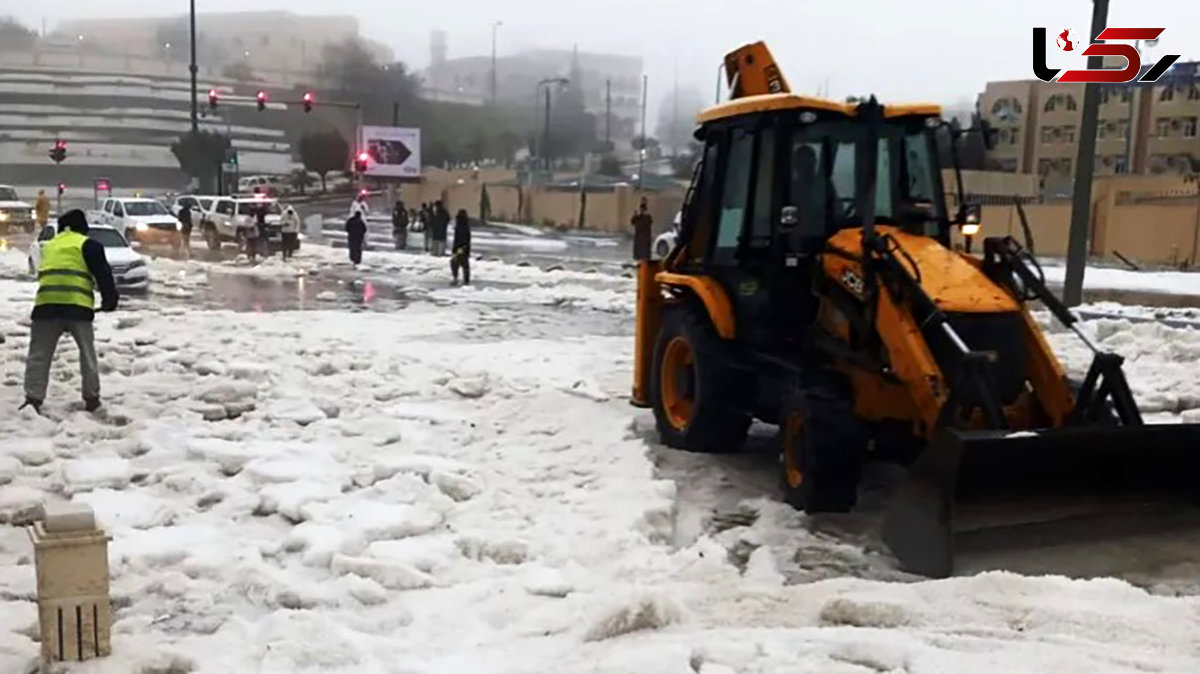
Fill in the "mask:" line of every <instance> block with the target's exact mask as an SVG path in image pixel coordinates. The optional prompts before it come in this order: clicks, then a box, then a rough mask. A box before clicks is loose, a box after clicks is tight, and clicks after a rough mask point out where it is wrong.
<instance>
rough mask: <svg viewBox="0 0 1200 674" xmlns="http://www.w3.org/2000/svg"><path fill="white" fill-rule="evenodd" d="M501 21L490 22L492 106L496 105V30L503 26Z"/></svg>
mask: <svg viewBox="0 0 1200 674" xmlns="http://www.w3.org/2000/svg"><path fill="white" fill-rule="evenodd" d="M503 25H504V22H503V21H497V22H496V23H493V24H492V107H493V108H494V107H496V30H497V29H499V28H500V26H503Z"/></svg>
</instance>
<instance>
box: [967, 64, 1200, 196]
mask: <svg viewBox="0 0 1200 674" xmlns="http://www.w3.org/2000/svg"><path fill="white" fill-rule="evenodd" d="M1198 66H1200V63H1198V62H1190V63H1180V64H1176V65H1175V66H1174V67H1172V68H1171V70H1170V71H1168V73H1167V74H1166V75H1164V76H1163V77H1162V78H1161V79H1160V80H1159V81H1158V82H1156V83H1154V84H1153V85H1127V84H1121V85H1111V86H1106V87H1105V88H1104V89H1102V90H1101V98H1100V123H1099V127H1098V128H1097V133H1096V173H1097V175H1112V174H1118V173H1135V174H1178V173H1184V172H1186V171H1187V170H1188V166H1189V158H1190V160H1191V161H1196V162H1200V134H1198V129H1197V122H1198V120H1200V73H1198ZM1083 87H1084V85H1082V84H1059V83H1048V82H1042V81H1041V80H1018V81H1006V82H989V83H988V84H987V87H986V88H985V89H984V91H983V93H982V94H981V95H980V97H979V111H980V114H981V115H982V116H983V117H984V119H986V120H987V121H988V122H989V123H990V124H991V125H992V126H993V127H995V128H996V129H997V137H996V147H995V148H994V149H993V150H992V151H991V152H990V153H989V160H990V161H991V163H992V165H993V166H994V167H995V168H997V169H1000V170H1004V171H1014V172H1020V173H1036V174H1038V175H1040V176H1042V177H1043V178H1045V179H1046V180H1047V181H1060V182H1061V181H1068V182H1069V180H1070V177H1071V176H1072V175H1073V172H1074V168H1075V166H1074V164H1075V160H1076V157H1077V155H1078V141H1079V125H1080V120H1081V115H1082V104H1083Z"/></svg>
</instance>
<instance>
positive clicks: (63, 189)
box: [58, 183, 67, 197]
mask: <svg viewBox="0 0 1200 674" xmlns="http://www.w3.org/2000/svg"><path fill="white" fill-rule="evenodd" d="M66 191H67V184H66V183H59V184H58V196H60V197H61V196H62V193H63V192H66Z"/></svg>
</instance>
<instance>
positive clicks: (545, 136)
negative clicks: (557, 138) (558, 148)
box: [542, 87, 551, 171]
mask: <svg viewBox="0 0 1200 674" xmlns="http://www.w3.org/2000/svg"><path fill="white" fill-rule="evenodd" d="M542 148H544V150H543V154H545V155H546V156H545V158H544V162H545V165H546V170H547V171H549V170H550V166H551V164H550V87H546V123H545V125H544V126H543V127H542Z"/></svg>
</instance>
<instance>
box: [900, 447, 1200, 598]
mask: <svg viewBox="0 0 1200 674" xmlns="http://www.w3.org/2000/svg"><path fill="white" fill-rule="evenodd" d="M1117 502H1121V503H1125V504H1135V503H1136V504H1143V503H1147V504H1148V503H1161V502H1171V503H1175V502H1180V503H1187V504H1190V505H1195V504H1197V502H1200V424H1178V425H1174V424H1171V425H1154V426H1087V427H1084V426H1081V427H1074V428H1063V429H1056V430H1047V431H1041V432H1036V433H1034V432H1018V433H1014V432H1004V431H1001V432H996V431H957V430H945V431H942V432H941V433H940V434H939V435H938V436H937V437H936V438H935V439H934V440H933V441H932V442H931V443H930V444H929V446H928V447H927V448H926V449H925V451H924V452H923V453H922V454H921V455H920V456H919V457H917V459H916V461H915V462H914V463H913V464H912V466H911V467H910V469H909V476H908V481H907V482H906V483H905V484H904V485H903V486H902V487H901V488H900V489H899V490H898V491H897V493H896V495H895V496H894V497H893V499H892V501H891V502H890V504H889V505H888V507H887V511H886V512H885V515H884V521H883V541H884V543H885V544H887V545H888V547H889V548H891V550H892V552H893V554H895V556H896V558H897V559H898V560H899V562H900V565H901V566H902V567H903V568H904V569H905V570H907V571H911V572H913V573H918V574H921V575H925V576H930V577H935V578H942V577H946V576H949V575H951V574H953V573H954V569H955V566H954V553H955V539H956V536H961V535H962V534H964V533H966V532H969V531H972V530H979V529H985V528H989V527H994V526H1002V525H1012V524H1026V523H1030V522H1044V521H1046V520H1053V519H1055V518H1056V517H1062V516H1064V515H1066V514H1068V513H1069V514H1078V512H1071V510H1072V508H1076V509H1077V508H1079V507H1084V508H1094V507H1096V506H1100V507H1103V506H1106V505H1111V504H1114V503H1117ZM1031 506H1032V510H1031ZM1028 515H1032V519H1026V520H1024V521H1022V522H1013V521H1012V518H1013V517H1014V516H1017V517H1021V516H1028Z"/></svg>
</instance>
